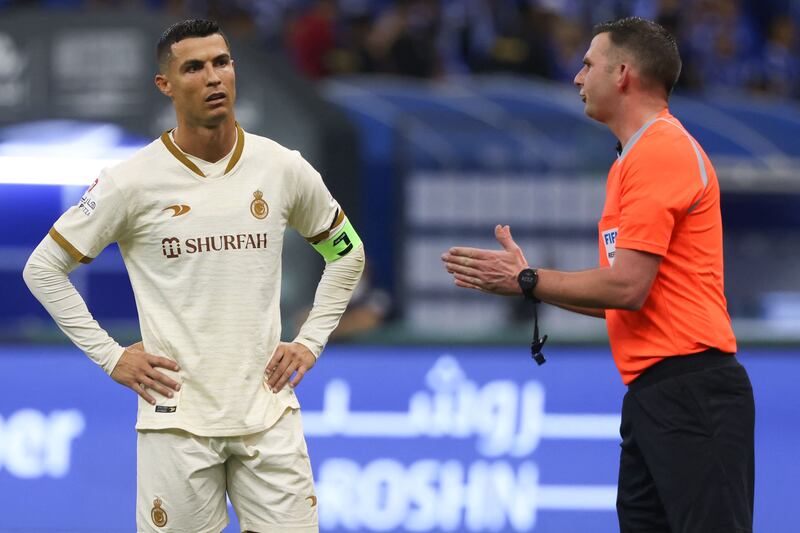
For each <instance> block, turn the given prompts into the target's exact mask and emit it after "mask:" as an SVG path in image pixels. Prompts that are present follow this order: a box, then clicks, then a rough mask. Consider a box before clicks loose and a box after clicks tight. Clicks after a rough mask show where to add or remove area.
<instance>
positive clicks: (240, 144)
mask: <svg viewBox="0 0 800 533" xmlns="http://www.w3.org/2000/svg"><path fill="white" fill-rule="evenodd" d="M161 142H162V143H164V146H166V147H167V150H169V153H171V154H172V155H173V156H175V159H177V160H178V161H180V162H181V163H183V164H184V165H185V166H186V167H187V168H188V169H189V170H191V171H192V172H194V173H195V174H197V175H198V176H200V177H201V178H205V177H206V175H205V174H203V171H202V170H200V168H199V167H198V166H197V165H195V164H194V163H192V161H191V160H190V159H189V158H188V157H186V154H184V153H183V151H182V150H181V149H180V148H178V147H177V146H176V145H175V143H174V142H172V139H171V138H170V136H169V130H168V131H165V132H164V133H162V134H161ZM243 151H244V130H243V129H242V127H241V126H240V125H239V123H238V122H237V123H236V146H235V147H234V149H233V155H232V156H231V160H230V161H228V166H227V167H226V168H225V174H227V173H228V172H230V171H231V170H232V169H233V167H235V166H236V163H238V162H239V159H241V158H242V152H243Z"/></svg>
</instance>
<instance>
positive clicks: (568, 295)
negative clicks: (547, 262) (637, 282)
mask: <svg viewBox="0 0 800 533" xmlns="http://www.w3.org/2000/svg"><path fill="white" fill-rule="evenodd" d="M538 274H539V282H538V283H537V285H536V290H535V293H534V294H535V295H536V297H537V298H539V299H540V300H543V301H545V302H548V303H551V304H553V305H556V306H558V307H563V308H565V309H568V310H570V311H573V310H575V311H576V312H582V311H580V309H586V310H595V309H596V310H598V311H601V310H603V309H627V310H636V309H638V308H639V305H637V304H638V302H637V301H636V294H635V292H634V291H633V290H632V288H631V286H630V285H629V284H628V283H627V282H626V280H625V279H624V278H623V277H622V276H619V275H618V274H617V273H615V272H613V271H612V269H611V268H596V269H592V270H583V271H581V272H561V271H558V270H545V269H541V268H540V269H539V270H538ZM584 314H591V315H592V316H598V315H595V314H594V313H584ZM602 316H603V317H604V316H605V312H604V311H603V315H602Z"/></svg>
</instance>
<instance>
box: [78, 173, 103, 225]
mask: <svg viewBox="0 0 800 533" xmlns="http://www.w3.org/2000/svg"><path fill="white" fill-rule="evenodd" d="M99 181H100V178H95V180H94V182H92V184H91V185H90V186H89V188H88V189H86V192H85V193H83V196H81V201H80V202H78V209H79V210H80V212H81V213H83V214H84V215H86V216H87V217H90V216H92V214H93V213H94V210H95V209H97V198H96V197H95V195H94V193H93V192H92V191H94V189H95V187H97V183H98V182H99Z"/></svg>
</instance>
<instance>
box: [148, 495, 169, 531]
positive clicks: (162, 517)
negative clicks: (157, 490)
mask: <svg viewBox="0 0 800 533" xmlns="http://www.w3.org/2000/svg"><path fill="white" fill-rule="evenodd" d="M161 503H162V502H161V498H156V499H155V500H153V508H152V509H151V510H150V518H151V519H152V520H153V524H155V525H156V527H164V526H166V525H167V512H166V511H165V510H164V509H162V508H161Z"/></svg>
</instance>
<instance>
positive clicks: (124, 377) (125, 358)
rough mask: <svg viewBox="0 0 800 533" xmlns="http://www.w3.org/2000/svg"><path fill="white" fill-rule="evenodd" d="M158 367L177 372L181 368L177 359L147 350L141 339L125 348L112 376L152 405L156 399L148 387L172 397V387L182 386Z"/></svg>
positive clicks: (175, 388)
mask: <svg viewBox="0 0 800 533" xmlns="http://www.w3.org/2000/svg"><path fill="white" fill-rule="evenodd" d="M158 367H161V368H167V369H169V370H174V371H176V372H177V371H178V370H180V368H179V367H178V363H176V362H175V361H173V360H171V359H167V358H166V357H161V356H158V355H153V354H150V353H147V352H145V351H144V345H143V344H142V342H141V341H139V342H137V343H136V344H132V345H130V346H128V347H127V348H125V351H124V352H123V353H122V356H121V357H120V358H119V361H118V362H117V366H115V367H114V370H113V371H112V372H111V378H112V379H113V380H114V381H116V382H117V383H121V384H122V385H125V386H126V387H128V388H129V389H131V390H133V392H135V393H136V394H138V395H139V396H141V397H142V398H144V399H145V400H146V401H147V403H149V404H150V405H155V404H156V400H155V398H153V397H152V396H151V395H150V394H149V393H148V392H147V389H153V390H155V391H157V392H158V393H159V394H161V395H162V396H166V397H168V398H172V390H170V389H174V390H176V391H177V390H180V388H181V385H180V383H178V382H177V381H174V380H172V379H170V378H168V377H167V376H165V375H164V374H162V373H161V372H159V371H158V370H156V368H158Z"/></svg>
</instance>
